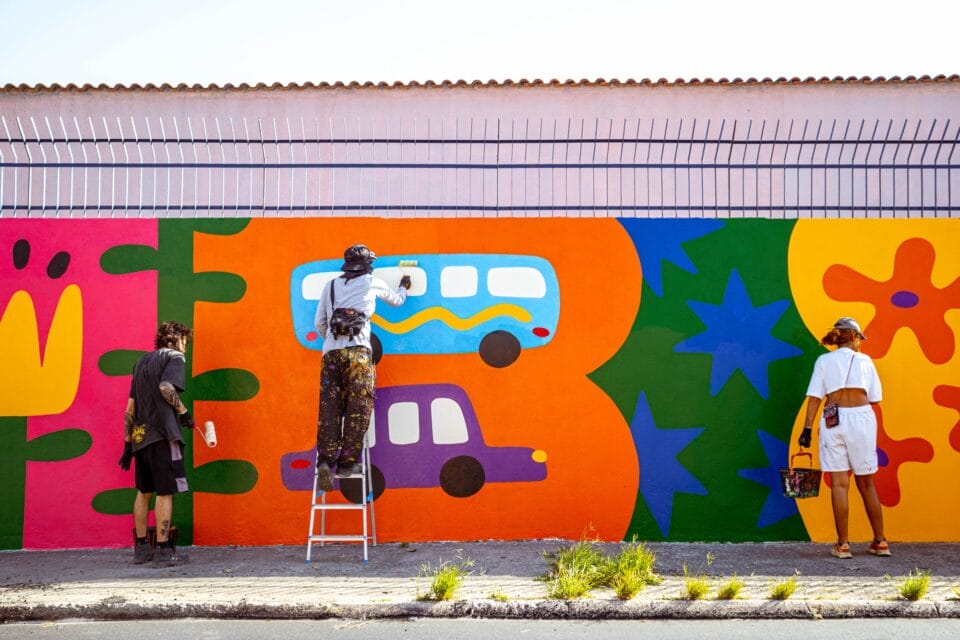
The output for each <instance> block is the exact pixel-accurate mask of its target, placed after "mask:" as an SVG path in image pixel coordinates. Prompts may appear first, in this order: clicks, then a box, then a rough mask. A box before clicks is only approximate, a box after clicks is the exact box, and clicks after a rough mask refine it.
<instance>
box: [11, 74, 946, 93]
mask: <svg viewBox="0 0 960 640" xmlns="http://www.w3.org/2000/svg"><path fill="white" fill-rule="evenodd" d="M956 82H960V75H958V74H952V75H949V76H947V75H942V74H941V75H938V76H928V75H924V76H905V77H902V78H901V77H900V76H892V77H890V78H885V77H883V76H878V77H876V78H871V77H869V76H863V77H856V76H848V77H842V76H835V77H833V78H828V77H826V76H823V77H820V78H815V77H813V76H810V77H806V78H798V77H794V78H784V77H781V78H776V79H773V78H763V79H757V78H747V79H743V78H734V79H732V80H730V79H727V78H720V79H713V78H704V79H702V80H701V79H699V78H691V79H689V80H686V79H684V78H677V79H676V80H668V79H666V78H660V79H659V80H651V79H648V78H645V79H642V80H633V79H629V80H617V79H611V80H606V79H604V78H597V79H596V80H588V79H586V78H584V79H582V80H557V79H553V80H539V79H537V80H527V79H526V78H523V79H520V80H504V81H502V82H500V81H497V80H487V81H482V80H442V81H440V82H435V81H433V80H426V81H424V82H418V81H416V80H414V81H411V82H399V81H398V82H332V83H331V82H319V83H314V82H305V83H295V82H291V83H288V84H283V83H280V82H275V83H273V84H267V83H264V82H260V83H257V84H247V83H242V84H229V83H228V84H224V85H218V84H208V85H201V84H185V83H181V84H178V85H172V84H169V83H163V84H160V85H156V84H152V83H150V84H143V85H141V84H136V83H134V84H130V85H124V84H115V85H112V86H111V85H107V84H97V85H94V84H83V85H77V84H72V83H71V84H66V85H63V84H56V83H55V84H50V85H47V84H34V85H28V84H9V83H8V84H5V85H3V87H0V93H55V92H64V91H66V92H89V91H129V92H134V91H184V92H185V91H262V90H284V91H303V90H308V89H421V88H486V89H490V88H508V87H636V86H651V87H653V86H656V87H674V86H677V87H690V86H692V87H696V86H708V87H709V86H768V85H832V84H844V85H845V84H870V85H883V84H943V83H956Z"/></svg>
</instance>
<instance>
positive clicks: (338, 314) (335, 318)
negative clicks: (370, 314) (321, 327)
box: [330, 280, 367, 338]
mask: <svg viewBox="0 0 960 640" xmlns="http://www.w3.org/2000/svg"><path fill="white" fill-rule="evenodd" d="M336 283H337V281H336V280H333V281H331V282H330V306H331V307H332V308H333V315H331V316H330V331H331V333H333V336H334V337H335V338H354V337H356V336H358V335H360V332H362V331H363V325H365V324H366V323H367V316H366V314H365V313H363V312H362V311H360V310H358V309H351V308H348V307H341V308H339V309H338V308H337V303H336V300H335V298H334V292H333V289H334V287H335V285H336Z"/></svg>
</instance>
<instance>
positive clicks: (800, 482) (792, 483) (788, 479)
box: [780, 451, 822, 498]
mask: <svg viewBox="0 0 960 640" xmlns="http://www.w3.org/2000/svg"><path fill="white" fill-rule="evenodd" d="M797 456H807V457H808V458H809V459H810V464H811V467H795V466H793V459H794V458H796V457H797ZM812 465H813V456H812V455H810V452H809V451H800V452H798V453H795V454H793V455H792V456H790V468H789V469H780V487H781V489H782V490H783V496H784V497H785V498H816V497H817V496H818V495H820V476H821V475H822V472H821V471H820V469H814V468H812Z"/></svg>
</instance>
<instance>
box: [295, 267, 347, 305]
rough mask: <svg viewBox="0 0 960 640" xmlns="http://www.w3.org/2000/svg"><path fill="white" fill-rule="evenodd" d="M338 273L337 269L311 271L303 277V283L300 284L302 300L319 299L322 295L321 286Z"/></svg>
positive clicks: (325, 284)
mask: <svg viewBox="0 0 960 640" xmlns="http://www.w3.org/2000/svg"><path fill="white" fill-rule="evenodd" d="M339 275H340V272H339V271H326V272H323V273H311V274H310V275H308V276H306V277H304V279H303V284H302V285H300V292H301V294H302V295H303V299H304V300H319V299H320V296H322V295H323V288H324V287H325V286H327V283H328V282H330V281H331V280H333V279H334V278H336V277H337V276H339Z"/></svg>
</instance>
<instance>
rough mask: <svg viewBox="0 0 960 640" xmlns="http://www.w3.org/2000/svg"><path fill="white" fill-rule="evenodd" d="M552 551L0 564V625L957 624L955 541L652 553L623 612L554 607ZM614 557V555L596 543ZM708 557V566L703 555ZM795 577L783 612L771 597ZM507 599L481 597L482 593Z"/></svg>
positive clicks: (248, 550)
mask: <svg viewBox="0 0 960 640" xmlns="http://www.w3.org/2000/svg"><path fill="white" fill-rule="evenodd" d="M564 544H569V542H567V541H563V540H533V541H522V542H500V541H486V542H466V543H453V542H444V543H413V544H410V545H402V544H385V545H379V546H377V547H371V548H370V562H369V563H368V564H364V563H363V562H362V559H361V558H362V556H361V550H360V548H359V547H358V546H356V545H333V546H326V547H319V546H315V547H314V552H313V562H312V563H311V564H306V563H305V561H304V560H305V546H303V545H301V546H296V547H287V546H284V547H198V548H192V549H187V551H188V553H189V555H190V560H191V561H190V564H188V565H185V566H183V567H177V568H162V569H154V568H152V567H150V566H149V565H146V566H136V565H133V564H131V562H130V560H131V558H132V550H130V549H114V550H76V551H15V552H2V553H0V621H8V622H9V621H21V620H57V619H64V618H85V619H143V618H186V617H190V618H290V619H292V618H330V617H338V618H398V617H431V616H432V617H496V618H582V619H606V618H820V617H823V618H850V617H878V616H885V617H951V618H958V617H960V596H958V595H957V594H956V593H955V592H954V588H956V589H957V590H958V591H960V544H957V543H943V544H893V545H892V550H893V557H890V558H875V557H873V556H870V555H867V553H866V545H864V544H855V545H853V550H854V553H855V556H854V558H853V559H852V560H838V559H835V558H833V557H831V556H830V555H829V546H828V545H822V544H812V543H747V544H719V543H718V544H707V543H651V544H649V545H648V546H649V548H650V549H651V550H653V551H654V553H655V554H656V557H657V563H656V569H657V571H658V573H659V574H660V575H661V576H663V578H664V580H663V582H662V583H661V584H659V585H654V586H648V587H646V588H644V589H643V590H642V591H641V592H640V593H639V594H638V595H637V597H635V598H634V599H633V600H629V601H626V602H621V601H620V600H618V599H617V598H616V596H615V595H614V594H613V592H612V591H611V590H609V589H597V590H595V591H593V592H592V593H591V594H590V596H589V597H586V598H581V599H578V600H572V601H564V600H553V599H549V598H548V597H547V585H546V583H545V582H543V581H540V580H538V579H537V578H538V577H539V576H542V575H543V574H544V573H546V571H547V565H546V563H545V561H544V560H543V558H542V555H541V554H542V552H543V551H554V550H556V549H557V547H558V546H560V545H564ZM604 547H605V550H606V551H608V552H610V553H613V552H615V551H616V550H617V549H618V547H619V545H617V544H607V545H604ZM708 553H709V554H711V555H712V557H713V561H712V563H711V564H710V565H709V566H708V565H707V560H706V559H707V554H708ZM458 554H459V556H460V557H463V558H469V559H471V560H473V561H474V562H475V565H474V573H473V574H472V575H469V576H468V577H466V578H465V580H464V584H463V586H462V587H461V589H460V590H459V591H458V592H457V599H455V600H452V601H447V602H431V601H420V600H417V594H418V590H419V592H420V593H423V594H425V593H426V592H428V590H429V584H430V580H429V578H419V579H418V577H417V576H418V574H419V573H420V570H421V566H422V565H423V564H425V563H428V562H429V563H430V564H431V565H432V566H434V567H435V566H436V565H438V564H439V563H440V562H442V561H446V560H450V561H456V559H457V557H458ZM684 564H686V565H687V567H689V568H690V570H691V571H692V572H704V573H706V574H707V575H708V576H709V577H710V583H711V592H710V594H708V595H707V597H706V599H704V600H699V601H689V600H685V599H682V597H681V591H682V589H683V586H684V577H683V565H684ZM915 569H923V570H929V571H930V572H931V573H932V577H931V581H930V589H929V591H928V593H927V595H926V596H925V597H924V598H923V599H921V600H919V601H917V602H908V601H906V600H903V599H902V598H900V596H899V590H898V585H899V583H900V582H901V581H902V579H903V578H904V577H905V576H907V575H908V574H909V573H910V572H911V571H913V570H915ZM734 573H736V574H737V575H738V576H739V577H740V578H741V579H742V580H743V581H744V583H745V587H744V588H743V590H742V592H741V595H740V598H739V599H737V600H734V601H718V600H716V599H715V594H716V585H717V584H718V583H719V581H720V578H725V577H730V576H732V575H733V574H734ZM795 574H796V575H797V590H796V592H795V593H794V594H793V596H792V597H791V598H790V599H788V600H785V601H774V600H771V599H769V594H770V587H771V585H772V584H773V583H774V582H779V581H782V580H785V579H787V578H789V577H790V576H792V575H795ZM493 593H497V594H498V595H502V596H505V598H501V599H493V598H491V597H490V595H491V594H493Z"/></svg>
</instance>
